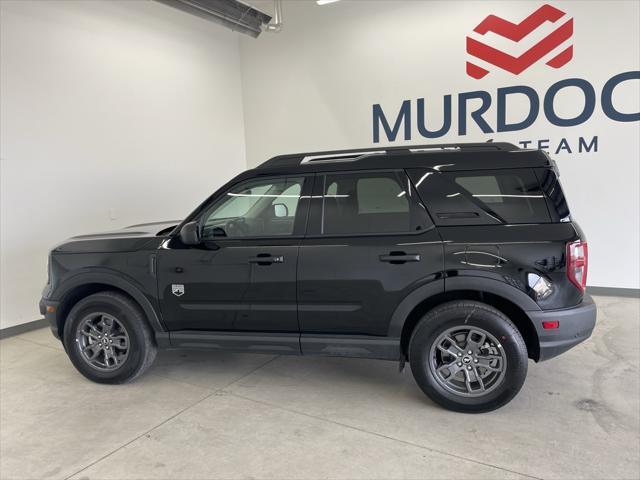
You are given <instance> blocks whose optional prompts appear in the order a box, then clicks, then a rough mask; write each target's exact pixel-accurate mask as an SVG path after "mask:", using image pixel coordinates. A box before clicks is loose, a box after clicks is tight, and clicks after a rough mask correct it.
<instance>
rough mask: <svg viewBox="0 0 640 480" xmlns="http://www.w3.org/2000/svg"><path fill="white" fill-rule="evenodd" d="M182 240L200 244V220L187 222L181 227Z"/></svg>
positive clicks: (188, 243)
mask: <svg viewBox="0 0 640 480" xmlns="http://www.w3.org/2000/svg"><path fill="white" fill-rule="evenodd" d="M180 240H182V243H184V244H185V245H199V244H200V232H199V229H198V222H189V223H185V224H184V225H183V226H182V228H181V229H180Z"/></svg>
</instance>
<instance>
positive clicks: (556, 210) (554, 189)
mask: <svg viewBox="0 0 640 480" xmlns="http://www.w3.org/2000/svg"><path fill="white" fill-rule="evenodd" d="M536 175H537V177H538V180H539V181H540V186H541V187H542V191H543V192H544V193H545V195H546V196H547V199H548V205H549V206H550V207H549V208H550V210H551V218H552V221H554V222H569V221H571V215H570V212H569V205H568V204H567V200H566V199H565V197H564V193H563V191H562V186H561V185H560V180H559V179H558V177H557V176H556V174H555V172H554V171H553V170H552V169H550V168H539V169H537V170H536Z"/></svg>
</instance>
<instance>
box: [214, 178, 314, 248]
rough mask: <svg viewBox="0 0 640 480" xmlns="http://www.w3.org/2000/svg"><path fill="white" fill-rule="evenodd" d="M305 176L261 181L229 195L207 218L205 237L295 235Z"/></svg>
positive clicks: (237, 187) (234, 189)
mask: <svg viewBox="0 0 640 480" xmlns="http://www.w3.org/2000/svg"><path fill="white" fill-rule="evenodd" d="M303 183H304V178H303V177H298V178H278V179H260V180H251V181H248V182H244V183H241V184H240V185H238V186H236V187H233V188H232V189H231V190H229V191H228V192H226V193H225V194H224V195H223V196H222V198H221V199H219V200H218V201H217V202H216V203H215V204H214V205H213V206H212V207H211V208H210V209H209V211H208V212H207V213H205V215H204V217H203V225H202V238H203V239H205V240H206V239H212V238H219V237H227V238H242V237H265V236H281V235H291V234H293V227H294V223H295V218H296V212H297V210H298V203H299V201H300V193H301V191H302V184H303Z"/></svg>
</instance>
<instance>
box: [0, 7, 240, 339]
mask: <svg viewBox="0 0 640 480" xmlns="http://www.w3.org/2000/svg"><path fill="white" fill-rule="evenodd" d="M0 22H1V23H0V31H1V48H2V50H1V52H0V59H1V65H0V67H1V68H0V70H1V77H0V84H1V91H0V103H1V110H0V113H1V117H0V121H1V131H0V140H1V153H0V157H1V161H0V177H1V180H2V181H1V221H2V232H1V251H2V257H1V260H2V269H1V270H2V275H1V279H0V282H1V285H0V288H1V298H0V305H1V311H0V327H2V328H4V327H8V326H11V325H14V324H19V323H24V322H27V321H31V320H35V319H37V318H39V317H40V314H39V312H38V309H37V302H38V300H39V297H40V292H41V289H42V287H43V286H44V283H45V280H46V268H45V265H46V259H47V252H48V250H49V249H50V248H51V247H52V246H53V245H55V244H56V243H58V242H59V241H61V240H63V239H65V238H67V237H69V236H71V235H75V234H82V233H88V232H93V231H101V230H105V229H111V228H120V227H124V226H127V225H130V224H134V223H141V222H148V221H155V220H166V219H179V218H183V217H184V216H185V215H186V214H187V213H189V211H190V210H191V209H193V208H194V207H195V206H196V205H197V204H198V203H199V202H200V201H202V199H204V198H205V197H206V196H207V195H209V194H210V193H211V192H212V191H213V190H214V189H216V188H217V187H218V186H220V185H221V184H222V183H224V182H226V181H227V180H228V179H229V178H230V177H232V176H233V175H234V174H236V173H237V172H239V171H241V170H244V168H245V154H244V130H243V117H242V98H241V78H240V60H239V45H238V35H237V34H235V33H233V32H231V31H229V30H226V29H224V28H222V27H220V26H218V25H216V24H213V23H210V22H207V21H204V20H201V19H199V18H196V17H193V16H190V15H187V14H184V13H182V12H180V11H177V10H174V9H172V8H169V7H167V6H165V5H162V4H158V3H155V2H149V1H134V0H129V1H125V2H113V1H110V2H103V1H81V2H78V1H70V2H67V1H46V0H45V1H39V2H32V1H22V0H20V1H5V0H2V2H0Z"/></svg>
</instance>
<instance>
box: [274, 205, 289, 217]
mask: <svg viewBox="0 0 640 480" xmlns="http://www.w3.org/2000/svg"><path fill="white" fill-rule="evenodd" d="M272 207H273V216H274V217H276V218H283V217H288V216H289V209H288V208H287V206H286V205H285V204H284V203H274V204H273V205H272Z"/></svg>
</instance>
